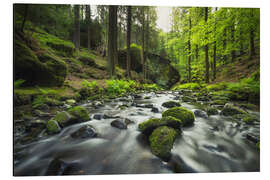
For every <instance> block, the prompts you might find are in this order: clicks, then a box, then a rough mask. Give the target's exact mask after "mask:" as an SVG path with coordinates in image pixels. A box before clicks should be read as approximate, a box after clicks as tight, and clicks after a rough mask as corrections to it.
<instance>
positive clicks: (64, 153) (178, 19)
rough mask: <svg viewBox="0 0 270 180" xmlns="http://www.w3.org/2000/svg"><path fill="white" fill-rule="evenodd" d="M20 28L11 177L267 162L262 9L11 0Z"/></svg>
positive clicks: (223, 168)
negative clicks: (263, 155) (21, 0)
mask: <svg viewBox="0 0 270 180" xmlns="http://www.w3.org/2000/svg"><path fill="white" fill-rule="evenodd" d="M162 17H163V18H164V17H165V18H167V19H166V22H161V21H160V19H161V18H162ZM164 23H165V25H167V26H166V28H165V25H164ZM13 28H14V29H13V52H14V54H13V80H14V82H13V92H14V95H13V127H14V129H13V141H14V143H13V144H14V147H13V170H14V171H13V173H14V176H45V175H91V174H93V175H94V174H149V173H150V174H154V173H194V172H254V171H255V172H257V171H260V9H259V8H229V7H156V6H123V5H85V4H84V5H77V4H76V5H71V4H14V5H13Z"/></svg>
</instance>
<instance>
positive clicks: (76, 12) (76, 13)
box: [74, 5, 80, 49]
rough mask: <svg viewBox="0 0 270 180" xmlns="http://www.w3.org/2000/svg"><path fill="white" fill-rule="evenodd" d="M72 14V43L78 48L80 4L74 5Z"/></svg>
mask: <svg viewBox="0 0 270 180" xmlns="http://www.w3.org/2000/svg"><path fill="white" fill-rule="evenodd" d="M74 16H75V21H74V26H75V27H74V44H75V48H76V49H79V48H80V6H79V5H75V6H74Z"/></svg>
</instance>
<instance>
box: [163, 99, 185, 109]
mask: <svg viewBox="0 0 270 180" xmlns="http://www.w3.org/2000/svg"><path fill="white" fill-rule="evenodd" d="M162 106H164V107H166V108H172V107H180V106H181V104H180V103H179V102H176V101H168V102H164V103H163V104H162Z"/></svg>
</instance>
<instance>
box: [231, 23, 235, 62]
mask: <svg viewBox="0 0 270 180" xmlns="http://www.w3.org/2000/svg"><path fill="white" fill-rule="evenodd" d="M234 31H235V30H234V23H233V25H232V26H231V41H232V47H233V49H232V50H231V58H232V59H231V61H232V62H233V61H234V59H235V50H234V43H235V39H234Z"/></svg>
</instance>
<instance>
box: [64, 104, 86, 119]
mask: <svg viewBox="0 0 270 180" xmlns="http://www.w3.org/2000/svg"><path fill="white" fill-rule="evenodd" d="M68 113H70V114H71V115H72V119H75V120H77V121H78V122H85V121H89V120H90V116H89V114H88V112H87V111H86V109H85V107H82V106H75V107H73V108H71V109H69V110H68Z"/></svg>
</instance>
